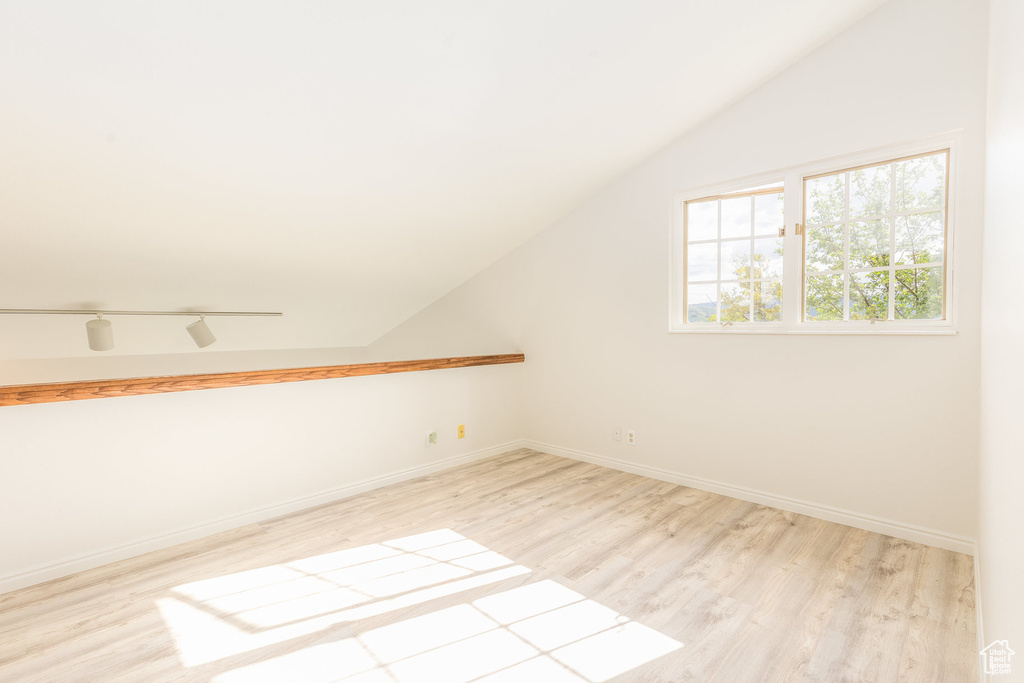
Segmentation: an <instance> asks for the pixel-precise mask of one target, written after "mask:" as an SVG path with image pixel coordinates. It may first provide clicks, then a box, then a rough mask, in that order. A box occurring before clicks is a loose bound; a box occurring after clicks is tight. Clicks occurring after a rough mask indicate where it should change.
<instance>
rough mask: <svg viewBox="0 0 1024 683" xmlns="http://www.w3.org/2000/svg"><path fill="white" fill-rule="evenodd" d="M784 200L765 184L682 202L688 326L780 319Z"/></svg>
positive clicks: (775, 188)
mask: <svg viewBox="0 0 1024 683" xmlns="http://www.w3.org/2000/svg"><path fill="white" fill-rule="evenodd" d="M783 198H784V194H783V191H782V187H781V186H767V187H765V186H762V187H759V188H752V189H750V190H746V191H742V192H733V193H730V194H727V195H719V196H715V197H705V198H701V199H694V200H690V201H687V202H684V204H683V251H684V254H683V270H684V282H685V283H686V285H685V289H684V293H683V297H684V301H685V319H686V322H687V323H688V324H689V323H693V324H700V323H712V324H714V323H722V324H731V323H780V322H781V321H782V275H783V272H782V271H783V268H782V263H783V239H782V236H781V234H782V228H783V226H784V225H785V223H784V217H783Z"/></svg>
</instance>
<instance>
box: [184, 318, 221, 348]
mask: <svg viewBox="0 0 1024 683" xmlns="http://www.w3.org/2000/svg"><path fill="white" fill-rule="evenodd" d="M185 329H186V330H188V333H189V334H190V335H192V341H194V342H195V343H196V346H198V347H199V348H201V349H205V348H206V347H207V346H209V345H210V344H212V343H213V342H215V341H217V338H216V337H215V336H213V332H212V331H210V326H209V325H207V324H206V316H205V315H202V314H200V316H199V320H197V321H195V322H194V323H192V324H191V325H186V326H185Z"/></svg>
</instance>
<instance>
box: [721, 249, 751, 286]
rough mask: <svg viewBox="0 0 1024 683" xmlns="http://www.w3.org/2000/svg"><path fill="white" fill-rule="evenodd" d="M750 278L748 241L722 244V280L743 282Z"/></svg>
mask: <svg viewBox="0 0 1024 683" xmlns="http://www.w3.org/2000/svg"><path fill="white" fill-rule="evenodd" d="M749 277H750V240H737V241H735V242H722V279H723V280H745V279H747V278H749Z"/></svg>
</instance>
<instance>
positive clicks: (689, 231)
mask: <svg viewBox="0 0 1024 683" xmlns="http://www.w3.org/2000/svg"><path fill="white" fill-rule="evenodd" d="M686 238H687V239H688V240H689V241H691V242H694V241H697V240H714V239H718V202H697V203H695V204H691V203H689V202H687V204H686Z"/></svg>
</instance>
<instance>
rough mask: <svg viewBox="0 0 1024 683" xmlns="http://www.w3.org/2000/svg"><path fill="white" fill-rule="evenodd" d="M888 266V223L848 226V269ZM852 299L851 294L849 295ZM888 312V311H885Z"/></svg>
mask: <svg viewBox="0 0 1024 683" xmlns="http://www.w3.org/2000/svg"><path fill="white" fill-rule="evenodd" d="M887 265H889V221H888V220H876V221H866V222H863V223H851V224H850V268H880V267H882V266H887ZM850 296H851V297H852V296H853V294H852V293H851V294H850ZM887 310H888V309H887Z"/></svg>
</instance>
